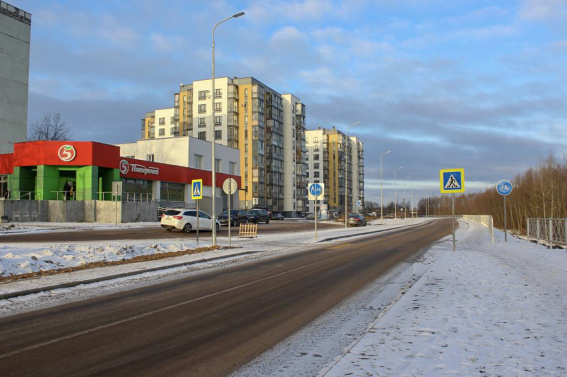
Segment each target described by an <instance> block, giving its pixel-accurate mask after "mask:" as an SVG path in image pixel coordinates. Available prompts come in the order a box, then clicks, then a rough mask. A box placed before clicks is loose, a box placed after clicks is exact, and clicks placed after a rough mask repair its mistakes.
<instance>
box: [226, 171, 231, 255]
mask: <svg viewBox="0 0 567 377" xmlns="http://www.w3.org/2000/svg"><path fill="white" fill-rule="evenodd" d="M228 192H229V194H228V213H227V215H228V216H227V220H228V246H232V244H231V239H230V223H231V222H232V216H231V213H230V192H232V181H228Z"/></svg>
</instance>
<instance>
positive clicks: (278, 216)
mask: <svg viewBox="0 0 567 377" xmlns="http://www.w3.org/2000/svg"><path fill="white" fill-rule="evenodd" d="M284 219H285V217H284V215H283V213H281V212H276V213H274V216H273V217H272V220H282V221H283V220H284Z"/></svg>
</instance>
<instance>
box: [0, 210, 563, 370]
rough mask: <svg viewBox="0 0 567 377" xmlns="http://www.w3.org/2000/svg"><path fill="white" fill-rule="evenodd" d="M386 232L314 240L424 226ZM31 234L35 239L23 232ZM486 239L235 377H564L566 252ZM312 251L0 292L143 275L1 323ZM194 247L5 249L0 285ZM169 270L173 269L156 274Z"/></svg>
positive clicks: (472, 234) (45, 296) (311, 328)
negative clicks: (46, 271)
mask: <svg viewBox="0 0 567 377" xmlns="http://www.w3.org/2000/svg"><path fill="white" fill-rule="evenodd" d="M385 221H386V224H385V225H376V222H374V224H373V225H370V226H368V227H364V228H358V229H352V228H349V229H348V230H344V229H335V230H330V231H328V230H326V231H321V230H318V234H317V238H318V240H319V241H321V240H324V239H326V238H330V237H337V236H341V235H344V234H346V233H349V234H351V233H361V234H362V233H366V232H369V231H377V230H385V229H394V228H396V227H400V226H411V225H412V224H417V223H420V222H422V221H424V220H422V219H407V220H405V221H400V220H397V221H394V220H385ZM30 225H31V224H30ZM119 225H120V224H119ZM71 226H72V225H71ZM123 226H134V225H123ZM137 226H140V225H137ZM141 226H155V224H141ZM78 227H79V226H76V227H75V228H78ZM12 231H14V230H12ZM20 231H24V230H23V229H20ZM28 231H36V230H34V229H33V228H32V227H30V228H29V229H28ZM494 236H495V242H494V243H491V240H490V236H489V234H488V230H487V229H486V228H485V227H484V226H482V225H481V224H478V223H475V222H471V221H462V220H461V221H460V226H459V228H458V231H457V250H456V252H453V251H452V239H451V237H450V236H449V237H445V238H444V239H442V240H440V241H439V242H437V243H435V244H434V245H433V246H432V247H431V248H430V249H428V250H427V252H425V253H424V254H422V255H421V256H419V257H416V258H414V259H412V260H408V261H406V262H405V263H403V264H401V265H399V266H398V267H397V268H395V269H393V270H392V271H391V272H390V273H389V274H387V275H386V276H383V277H381V278H380V279H377V280H376V281H375V282H374V283H372V284H370V285H369V286H367V287H366V288H365V289H363V290H361V291H360V292H359V293H357V294H356V295H354V296H353V297H351V298H349V299H348V300H345V301H344V302H342V303H341V304H340V305H338V306H337V307H335V308H333V309H332V310H330V311H329V312H328V313H326V314H325V315H323V316H321V317H320V318H318V319H317V320H315V321H313V322H312V323H311V324H310V325H308V326H307V327H305V328H304V329H302V330H301V331H299V332H297V333H296V334H294V335H293V336H291V337H289V338H288V339H286V340H284V341H283V342H281V343H280V344H278V345H277V346H275V347H273V348H272V349H271V350H268V351H267V352H265V353H264V354H263V355H261V356H259V357H258V358H257V359H255V360H253V361H252V362H251V363H249V364H248V365H246V366H244V367H243V368H241V369H240V370H238V371H236V372H235V373H233V375H234V376H239V377H242V376H266V375H270V376H283V377H285V376H320V377H323V376H325V377H335V376H467V375H485V376H565V375H567V371H566V368H567V361H566V358H565V356H564V355H565V354H567V346H566V342H567V324H566V323H567V320H566V319H567V299H565V289H566V287H567V284H566V282H567V254H566V252H565V250H563V249H552V250H550V249H546V248H545V247H544V246H541V245H536V244H533V243H530V242H527V241H525V240H521V239H518V238H514V237H508V242H507V243H505V242H504V235H503V233H502V232H500V231H498V230H495V235H494ZM0 240H1V236H0ZM206 242H210V240H209V241H208V240H207V239H205V240H201V242H200V246H208V245H210V244H208V245H207V243H206ZM218 242H219V244H223V245H228V239H227V238H224V237H219V239H218ZM331 242H338V241H331ZM314 244H315V239H314V232H312V231H311V232H303V233H295V234H294V237H293V244H291V242H290V239H289V236H288V235H262V234H259V236H258V238H256V239H251V240H250V239H239V238H237V237H233V239H232V245H233V246H235V248H234V249H224V250H215V251H210V252H205V253H201V254H192V255H184V256H181V257H176V258H166V259H162V260H158V261H152V262H143V263H132V264H127V265H119V266H111V267H104V268H97V269H90V270H81V271H76V272H72V273H65V274H57V275H51V276H45V277H41V278H39V279H26V280H22V281H15V282H10V283H2V284H0V293H2V292H16V291H21V290H27V289H33V288H38V287H41V286H48V287H53V286H57V284H65V283H68V282H69V281H85V280H89V279H95V278H96V277H100V276H104V275H119V274H125V273H129V272H140V271H148V272H145V273H141V274H136V275H134V276H130V277H121V278H118V279H114V280H111V281H101V282H97V283H93V284H84V285H79V286H76V287H72V288H58V289H49V290H47V291H46V292H41V293H35V294H31V295H27V296H21V297H15V298H11V299H7V300H0V316H6V315H12V314H17V313H21V312H25V311H29V310H34V309H38V308H41V307H46V306H51V305H57V304H61V303H64V302H69V301H72V300H78V299H85V298H88V297H92V296H95V295H100V294H106V293H110V292H114V291H117V290H125V289H131V288H132V287H134V286H140V285H148V284H154V283H155V282H158V281H163V280H167V279H175V278H176V277H179V276H186V275H188V274H198V273H199V271H201V270H203V269H215V268H223V267H225V266H228V265H234V264H236V263H246V262H247V261H249V260H251V259H257V258H264V257H272V256H276V255H279V254H282V253H284V252H285V253H289V252H299V251H301V250H303V249H306V248H309V247H312V246H313V245H314ZM196 246H197V245H196V244H195V243H194V242H192V241H187V242H180V241H179V240H159V241H153V242H147V241H135V242H130V241H129V242H128V244H127V245H124V243H123V242H122V243H121V242H115V243H114V242H100V243H96V242H86V243H75V244H73V245H60V244H59V245H56V244H47V243H46V244H27V245H25V244H23V245H21V244H15V243H14V244H6V243H3V244H2V245H1V246H0V269H1V271H2V274H4V275H6V274H8V273H11V274H18V273H25V272H28V271H35V270H37V269H38V268H42V269H43V268H57V267H58V266H75V265H80V264H81V263H83V264H84V263H89V262H91V261H94V260H97V259H98V260H101V259H103V260H116V259H122V258H129V257H130V256H131V255H143V254H148V253H156V252H167V251H171V250H182V249H186V248H194V247H196ZM34 257H35V259H34ZM47 261H51V263H49V262H47ZM167 266H172V268H168V269H165V270H159V271H154V269H155V268H157V267H160V268H163V267H167Z"/></svg>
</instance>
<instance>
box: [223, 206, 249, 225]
mask: <svg viewBox="0 0 567 377" xmlns="http://www.w3.org/2000/svg"><path fill="white" fill-rule="evenodd" d="M217 219H218V220H219V222H220V224H221V225H225V226H228V210H224V212H223V213H221V214H220V215H218V216H217ZM247 222H248V212H246V211H245V210H243V209H231V210H230V225H231V226H236V225H238V224H246V223H247Z"/></svg>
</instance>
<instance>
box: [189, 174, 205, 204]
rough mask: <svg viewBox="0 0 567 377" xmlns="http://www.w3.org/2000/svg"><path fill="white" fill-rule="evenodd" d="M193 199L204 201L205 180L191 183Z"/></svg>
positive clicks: (195, 180)
mask: <svg viewBox="0 0 567 377" xmlns="http://www.w3.org/2000/svg"><path fill="white" fill-rule="evenodd" d="M191 199H193V200H195V199H203V180H202V179H194V180H192V181H191Z"/></svg>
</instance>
